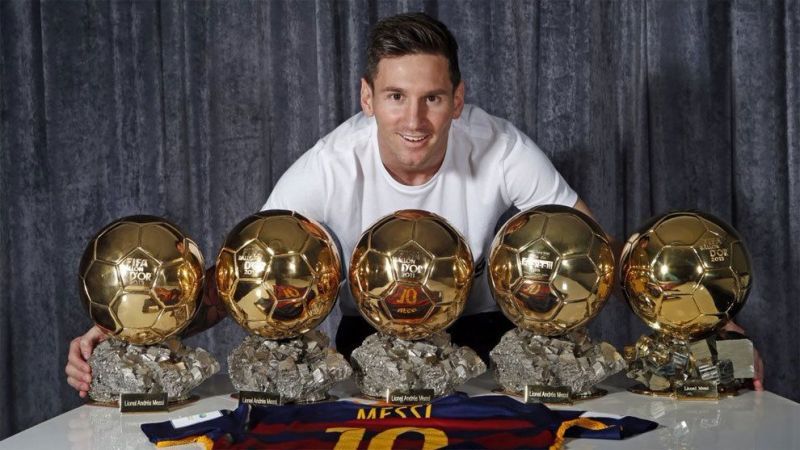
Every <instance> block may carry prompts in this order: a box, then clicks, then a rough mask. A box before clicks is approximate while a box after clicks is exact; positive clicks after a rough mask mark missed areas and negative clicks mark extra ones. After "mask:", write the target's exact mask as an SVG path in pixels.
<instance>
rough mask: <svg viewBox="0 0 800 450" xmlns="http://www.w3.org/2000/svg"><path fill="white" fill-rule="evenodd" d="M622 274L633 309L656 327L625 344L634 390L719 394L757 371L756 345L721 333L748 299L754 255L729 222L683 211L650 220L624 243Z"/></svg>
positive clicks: (694, 396) (693, 396)
mask: <svg viewBox="0 0 800 450" xmlns="http://www.w3.org/2000/svg"><path fill="white" fill-rule="evenodd" d="M621 278H622V284H623V287H624V292H625V297H626V298H627V300H628V304H629V305H630V306H631V308H632V309H633V311H634V312H635V313H636V315H637V316H639V317H640V318H641V319H642V320H644V321H645V323H646V324H647V325H648V326H649V327H650V328H652V329H654V330H655V333H654V334H653V335H651V336H642V337H641V338H639V340H638V341H637V342H636V345H634V346H630V347H626V348H625V351H624V353H625V358H626V360H628V364H629V371H628V376H629V377H631V378H634V379H636V380H638V381H639V382H640V383H641V384H642V385H641V386H639V387H637V388H634V389H632V390H633V391H635V392H641V393H649V394H663V395H677V396H678V397H681V398H687V397H691V398H697V397H700V398H704V397H711V398H717V397H718V396H719V394H720V393H733V392H736V390H737V389H738V388H739V387H740V386H741V381H742V379H745V378H752V377H753V372H754V370H753V345H752V343H751V342H750V341H749V340H747V339H743V338H741V337H740V338H739V339H727V340H721V339H717V338H716V337H715V336H714V335H715V333H716V332H717V331H718V330H720V329H721V328H722V327H723V326H724V325H725V324H726V323H727V322H728V321H729V320H730V319H731V318H733V316H735V315H736V313H738V312H739V310H740V309H741V308H742V306H743V305H744V302H745V299H746V298H747V294H748V292H749V291H750V286H751V284H752V276H751V270H750V257H749V256H748V253H747V249H746V248H745V245H744V242H742V239H741V238H740V237H739V234H738V233H737V232H736V230H734V229H733V227H731V226H730V225H728V224H727V223H725V222H724V221H722V220H720V219H719V218H717V217H714V216H712V215H710V214H706V213H702V212H697V211H677V212H672V213H669V214H664V215H661V216H657V217H655V218H653V219H651V220H650V221H649V222H648V223H647V224H646V225H645V226H643V227H642V228H641V229H640V231H639V232H637V233H634V234H633V235H632V236H631V237H630V238H629V239H628V241H627V243H626V244H625V248H624V250H623V256H622V268H621Z"/></svg>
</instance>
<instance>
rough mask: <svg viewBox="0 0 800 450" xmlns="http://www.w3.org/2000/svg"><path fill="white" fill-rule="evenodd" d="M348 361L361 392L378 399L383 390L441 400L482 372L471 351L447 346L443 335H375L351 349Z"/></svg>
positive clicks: (481, 365) (381, 397)
mask: <svg viewBox="0 0 800 450" xmlns="http://www.w3.org/2000/svg"><path fill="white" fill-rule="evenodd" d="M350 359H351V360H352V362H353V369H354V371H355V381H356V385H357V386H358V388H359V390H360V391H361V393H362V394H364V395H365V396H367V397H373V398H378V399H382V400H386V394H387V391H388V392H389V393H391V394H397V395H401V396H402V394H404V393H406V394H408V397H418V396H419V395H417V394H418V393H419V392H421V391H432V397H433V398H436V397H441V396H443V395H447V394H450V393H452V392H454V391H455V388H456V387H457V386H460V385H462V384H464V383H465V382H466V381H467V380H469V379H470V378H474V377H476V376H478V375H480V374H482V373H483V372H485V371H486V364H484V362H483V361H482V360H481V359H480V357H479V356H478V355H477V354H476V353H475V352H474V351H473V350H472V349H470V348H469V347H458V346H455V345H453V344H451V343H450V335H449V334H447V333H445V332H439V333H435V334H433V335H431V336H430V337H428V338H427V339H423V340H419V341H406V340H404V339H399V338H395V337H391V336H387V335H383V334H380V333H375V334H372V335H370V336H368V337H367V338H366V339H365V340H364V343H363V344H361V346H360V347H358V348H356V349H355V350H353V354H352V356H351V357H350ZM412 403H413V402H412Z"/></svg>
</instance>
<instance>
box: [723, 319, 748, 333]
mask: <svg viewBox="0 0 800 450" xmlns="http://www.w3.org/2000/svg"><path fill="white" fill-rule="evenodd" d="M722 329H723V330H725V331H733V332H736V333H740V334H745V331H744V328H742V327H740V326H739V325H737V324H736V323H734V322H733V321H730V322H728V323H726V324H725V326H724V327H722Z"/></svg>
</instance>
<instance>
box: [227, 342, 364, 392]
mask: <svg viewBox="0 0 800 450" xmlns="http://www.w3.org/2000/svg"><path fill="white" fill-rule="evenodd" d="M329 344H330V339H329V338H328V337H327V336H326V335H325V334H323V333H321V332H319V331H316V330H314V331H309V332H308V333H305V334H303V335H301V336H300V337H297V338H295V339H288V340H282V341H274V340H270V339H266V338H263V337H260V336H255V335H250V336H247V337H246V338H245V339H244V341H242V343H241V344H239V346H238V347H236V348H235V349H234V350H233V352H231V354H230V355H229V356H228V371H229V373H230V377H231V382H232V383H233V387H234V388H236V389H237V390H239V391H255V392H269V393H272V394H276V395H280V397H281V398H282V400H283V401H286V402H314V401H319V400H324V399H325V398H327V396H328V390H329V389H330V388H331V386H333V385H334V384H336V383H338V382H339V381H342V380H345V379H347V378H349V377H350V375H352V374H353V369H351V368H350V365H349V364H348V363H347V361H345V359H344V357H343V356H342V355H341V354H340V353H337V352H336V350H334V349H332V348H330V347H329Z"/></svg>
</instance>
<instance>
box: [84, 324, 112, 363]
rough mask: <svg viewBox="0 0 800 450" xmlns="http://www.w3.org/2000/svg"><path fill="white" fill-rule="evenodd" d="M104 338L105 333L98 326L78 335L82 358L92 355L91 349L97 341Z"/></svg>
mask: <svg viewBox="0 0 800 450" xmlns="http://www.w3.org/2000/svg"><path fill="white" fill-rule="evenodd" d="M105 339H106V334H105V333H103V331H102V330H100V328H98V327H97V326H94V327H92V328H90V329H89V331H88V332H86V334H84V335H83V336H81V337H80V348H81V354H82V355H83V359H85V360H87V359H89V357H90V356H92V350H94V346H95V345H97V343H98V342H100V341H103V340H105Z"/></svg>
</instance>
